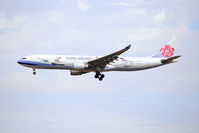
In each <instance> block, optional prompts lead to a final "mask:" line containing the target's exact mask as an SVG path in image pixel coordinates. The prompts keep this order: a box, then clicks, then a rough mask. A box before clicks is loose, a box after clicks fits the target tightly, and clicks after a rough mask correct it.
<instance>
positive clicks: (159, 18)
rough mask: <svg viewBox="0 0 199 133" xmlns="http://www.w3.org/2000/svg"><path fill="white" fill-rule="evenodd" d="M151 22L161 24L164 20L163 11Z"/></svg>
mask: <svg viewBox="0 0 199 133" xmlns="http://www.w3.org/2000/svg"><path fill="white" fill-rule="evenodd" d="M153 20H154V21H155V22H156V23H158V24H162V23H163V21H164V20H165V11H164V10H163V11H161V12H160V13H158V14H157V15H156V16H154V17H153Z"/></svg>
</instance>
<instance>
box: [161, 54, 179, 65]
mask: <svg viewBox="0 0 199 133" xmlns="http://www.w3.org/2000/svg"><path fill="white" fill-rule="evenodd" d="M180 57H181V55H179V56H174V57H171V58H169V59H162V60H161V62H162V63H163V64H168V63H173V62H176V61H175V60H176V59H178V58H180Z"/></svg>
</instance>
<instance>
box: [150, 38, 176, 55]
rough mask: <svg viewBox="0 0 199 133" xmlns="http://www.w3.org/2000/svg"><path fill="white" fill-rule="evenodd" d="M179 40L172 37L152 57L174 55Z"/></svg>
mask: <svg viewBox="0 0 199 133" xmlns="http://www.w3.org/2000/svg"><path fill="white" fill-rule="evenodd" d="M177 43H178V40H177V39H176V38H174V39H171V40H170V41H168V42H167V43H166V44H165V45H164V47H162V48H161V49H160V50H158V52H157V53H155V54H154V55H153V56H151V57H152V58H169V57H172V56H173V53H174V51H175V49H176V46H177Z"/></svg>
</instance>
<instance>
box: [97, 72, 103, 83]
mask: <svg viewBox="0 0 199 133" xmlns="http://www.w3.org/2000/svg"><path fill="white" fill-rule="evenodd" d="M104 77H105V75H104V74H101V73H100V72H96V74H95V78H98V79H99V81H102V80H103V78H104Z"/></svg>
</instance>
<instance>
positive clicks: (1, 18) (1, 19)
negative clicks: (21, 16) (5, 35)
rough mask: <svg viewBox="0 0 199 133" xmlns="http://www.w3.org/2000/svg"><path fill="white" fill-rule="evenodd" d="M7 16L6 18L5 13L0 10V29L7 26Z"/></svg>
mask: <svg viewBox="0 0 199 133" xmlns="http://www.w3.org/2000/svg"><path fill="white" fill-rule="evenodd" d="M7 21H8V20H7V18H6V14H5V13H3V12H0V30H3V29H6V28H7V24H8V22H7Z"/></svg>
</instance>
